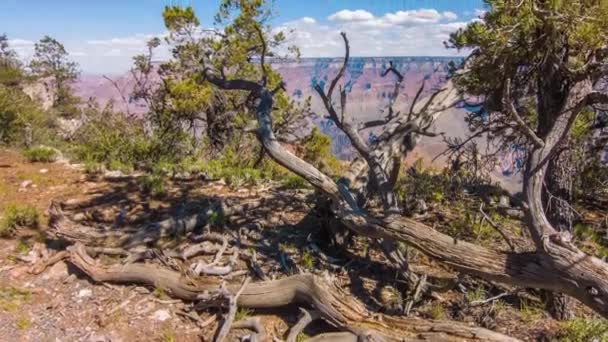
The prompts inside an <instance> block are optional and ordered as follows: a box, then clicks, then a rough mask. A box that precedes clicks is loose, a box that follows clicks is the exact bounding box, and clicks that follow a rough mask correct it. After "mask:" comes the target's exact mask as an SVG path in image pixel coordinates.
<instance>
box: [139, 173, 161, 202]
mask: <svg viewBox="0 0 608 342" xmlns="http://www.w3.org/2000/svg"><path fill="white" fill-rule="evenodd" d="M139 186H140V188H141V191H142V192H144V193H148V194H150V195H151V196H153V197H162V196H164V195H165V194H166V190H165V181H164V179H163V177H162V176H159V175H148V176H144V177H142V178H141V180H140V183H139Z"/></svg>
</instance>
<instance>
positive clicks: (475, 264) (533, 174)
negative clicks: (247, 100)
mask: <svg viewBox="0 0 608 342" xmlns="http://www.w3.org/2000/svg"><path fill="white" fill-rule="evenodd" d="M342 36H343V38H344V41H345V43H346V47H347V48H346V50H347V54H346V58H345V65H346V63H348V40H347V39H346V35H345V34H342ZM344 69H345V67H343V68H342V69H341V71H340V72H339V73H338V75H337V76H336V77H335V78H334V80H333V81H332V82H331V83H330V86H329V89H328V92H327V93H325V94H324V95H322V98H323V100H324V103H325V106H326V109H327V111H328V114H329V117H330V118H331V119H332V120H334V122H335V123H336V125H337V126H338V127H339V128H341V129H342V130H343V131H344V133H345V134H346V135H347V136H348V138H349V139H350V140H351V142H352V144H353V146H355V149H356V150H357V151H358V153H359V154H360V158H361V160H362V161H360V162H356V163H353V165H352V166H351V170H350V171H349V173H348V174H347V175H346V176H345V177H344V178H343V179H342V180H341V181H338V182H335V181H334V180H333V179H332V178H330V177H329V176H327V175H326V174H324V173H322V172H321V171H319V170H318V169H316V168H315V167H314V166H312V165H310V164H309V163H307V162H305V161H304V160H302V159H300V158H298V157H296V156H295V155H293V154H292V153H290V152H289V151H287V150H286V149H285V148H283V146H282V145H281V144H279V142H278V141H277V139H276V137H275V135H274V132H273V127H272V119H271V113H272V110H273V94H274V92H275V91H276V90H273V89H268V88H266V86H265V84H264V82H258V81H251V80H245V79H226V78H225V77H223V76H221V74H220V73H218V72H215V71H214V70H212V69H209V68H206V69H205V70H204V72H203V75H202V78H201V80H200V81H201V82H205V81H207V82H210V83H212V84H214V85H215V86H217V87H218V88H220V89H224V90H241V91H246V92H249V93H250V95H251V96H254V97H255V98H256V99H257V107H256V109H255V111H256V114H257V121H258V129H257V132H256V133H257V136H258V138H259V140H260V142H261V143H262V145H263V146H264V148H265V150H266V152H267V154H268V155H269V156H270V157H271V158H273V159H274V160H275V161H276V162H278V163H279V164H281V165H283V166H284V167H286V168H287V169H289V170H291V171H292V172H294V173H295V174H297V175H299V176H301V177H303V178H304V179H306V180H307V181H308V182H309V183H310V184H312V185H313V186H314V187H315V188H317V189H318V190H319V191H321V192H323V193H324V194H326V195H327V196H329V197H330V198H331V199H332V211H333V213H334V214H335V215H336V217H337V218H338V219H339V220H340V221H341V222H342V223H343V224H344V225H345V226H346V227H347V228H348V229H350V230H352V231H353V232H355V233H357V234H360V235H362V236H367V237H370V238H375V239H385V240H389V241H398V242H402V243H406V244H408V245H410V246H413V247H415V248H417V249H419V250H420V251H422V252H423V253H425V254H426V255H428V256H430V257H432V258H434V259H435V260H437V261H439V262H441V263H443V264H445V265H447V266H450V267H452V268H454V269H455V270H457V271H460V272H462V273H465V274H470V275H473V276H477V277H480V278H483V279H486V280H488V281H496V282H501V283H505V284H511V285H515V286H520V287H533V288H539V289H545V290H550V291H554V292H561V293H565V294H568V295H570V296H572V297H575V298H577V299H578V300H580V301H581V302H582V303H584V304H585V305H587V306H589V307H590V308H592V309H594V310H595V311H596V312H597V313H599V314H600V315H602V316H604V317H608V264H606V263H605V262H603V261H601V260H599V259H597V258H595V257H593V256H590V255H588V254H585V253H584V252H582V251H580V250H579V249H577V248H576V247H575V246H574V245H573V244H572V243H571V242H570V241H569V240H568V239H567V237H566V236H564V235H561V234H559V233H558V232H557V231H556V229H554V227H553V226H552V225H551V224H550V223H549V221H548V219H547V217H546V215H545V212H544V208H543V203H542V191H543V181H544V175H545V173H546V168H547V162H548V160H549V159H550V157H551V156H552V154H553V153H554V151H555V148H556V146H558V144H559V143H560V142H561V141H562V140H563V139H564V136H565V133H567V132H568V131H569V129H570V127H571V125H572V123H573V121H574V118H575V116H576V113H578V111H576V110H574V109H576V108H580V107H581V106H587V105H591V104H593V103H595V102H596V101H600V100H605V99H606V98H608V94H605V93H599V92H596V91H594V90H593V88H592V82H591V80H589V79H583V80H580V81H578V83H577V84H576V85H575V86H574V87H572V91H571V96H569V97H568V100H567V101H566V103H564V104H563V108H564V109H565V110H561V111H557V112H555V113H556V115H555V116H554V117H552V118H551V123H552V124H551V125H547V126H546V127H547V129H546V130H545V131H544V132H543V134H539V135H537V134H536V133H535V132H534V131H532V130H531V129H529V127H527V126H526V125H525V122H523V120H521V117H519V115H518V113H517V112H516V111H511V112H509V113H510V115H511V116H512V117H513V119H514V121H515V122H516V123H518V129H521V131H522V132H523V133H524V134H526V135H527V136H528V137H530V139H531V140H532V141H533V142H534V148H533V149H532V150H531V151H530V152H529V158H528V162H527V166H526V172H525V174H524V183H525V187H524V189H525V191H524V194H525V201H526V204H527V209H526V212H527V215H526V216H527V223H528V228H529V230H530V232H531V235H532V237H533V240H534V242H535V245H536V251H534V252H519V253H517V252H499V251H495V250H491V249H488V248H485V247H482V246H479V245H476V244H472V243H469V242H465V241H460V240H457V239H455V238H453V237H451V236H448V235H445V234H443V233H440V232H437V231H436V230H434V229H432V228H431V227H428V226H426V225H424V224H422V223H420V222H417V221H415V220H412V219H409V218H406V217H403V216H401V215H400V214H399V207H398V204H397V203H396V200H395V194H394V192H393V188H392V187H391V182H390V174H391V171H392V169H393V168H394V167H393V166H392V165H391V166H390V167H389V163H391V162H395V161H396V160H397V157H399V156H400V153H403V152H404V151H407V149H408V148H410V147H409V143H410V142H412V141H415V138H416V136H418V135H423V134H428V133H426V131H425V128H428V127H427V126H428V125H429V124H430V122H432V118H433V116H434V115H436V114H437V113H439V112H441V111H442V110H444V109H445V108H448V107H449V106H451V105H452V103H453V101H455V100H458V98H457V96H455V95H456V93H455V91H454V90H453V86H452V83H451V82H447V84H446V85H445V86H444V87H443V88H442V90H441V91H439V92H436V93H435V94H433V95H432V96H431V97H430V98H429V99H428V100H427V101H425V102H424V103H418V99H416V101H414V104H413V105H412V110H410V111H409V112H408V113H400V114H399V115H397V114H394V115H393V117H392V118H389V117H387V118H386V124H385V125H384V126H383V128H382V133H381V135H380V138H379V139H378V141H377V142H375V143H374V144H371V145H368V144H366V143H365V142H363V140H362V139H361V136H360V135H359V132H358V129H357V128H358V127H356V126H355V125H354V124H353V123H352V121H348V116H347V111H346V106H345V104H346V95H345V92H344V91H341V94H340V103H341V106H340V108H339V111H338V110H337V109H336V108H335V106H334V105H333V102H332V94H333V91H334V90H335V88H336V87H337V85H338V82H339V79H340V78H341V76H342V74H343V71H344ZM509 91H510V86H509V84H508V83H507V85H506V86H505V99H509V98H510V96H509ZM509 103H511V102H508V103H507V104H509ZM507 108H510V106H508V107H507ZM389 113H390V112H389ZM366 169H367V170H368V172H366V171H365V170H366ZM366 173H367V175H368V177H367V178H369V179H368V180H367V181H365V180H363V181H361V180H360V179H365V178H366V177H360V176H361V175H364V174H366ZM352 175H357V176H352ZM349 180H350V182H349ZM368 185H370V186H371V188H372V189H373V190H374V191H372V192H370V193H363V194H362V196H363V197H364V198H370V197H371V196H377V197H378V198H380V199H381V201H382V204H383V213H382V214H381V215H378V214H373V215H372V214H371V213H370V212H369V211H368V210H366V208H365V207H363V206H361V205H360V203H361V201H360V200H357V198H358V197H359V195H360V194H361V193H362V191H361V189H363V188H370V186H368Z"/></svg>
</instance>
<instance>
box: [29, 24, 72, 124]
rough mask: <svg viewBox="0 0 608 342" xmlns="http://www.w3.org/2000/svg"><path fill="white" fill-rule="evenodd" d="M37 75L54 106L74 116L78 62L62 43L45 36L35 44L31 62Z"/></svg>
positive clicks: (66, 114) (61, 111)
mask: <svg viewBox="0 0 608 342" xmlns="http://www.w3.org/2000/svg"><path fill="white" fill-rule="evenodd" d="M29 67H30V68H31V70H32V72H33V73H34V75H35V76H37V77H39V78H40V79H41V80H42V81H43V82H44V84H45V86H46V88H47V91H48V92H50V94H51V96H52V99H53V103H52V105H53V108H55V109H57V110H58V111H59V112H60V114H61V115H64V116H74V115H76V113H77V108H76V106H75V104H76V103H77V102H78V99H77V98H75V97H74V95H73V92H72V87H71V84H72V82H74V81H75V80H76V78H77V77H78V73H79V71H78V64H77V63H75V62H73V61H71V60H70V59H69V53H68V52H67V50H66V49H65V47H64V46H63V44H62V43H60V42H59V41H57V40H56V39H54V38H51V37H49V36H44V37H43V38H42V39H40V41H38V42H37V43H36V44H35V47H34V57H33V59H32V61H31V62H30V64H29Z"/></svg>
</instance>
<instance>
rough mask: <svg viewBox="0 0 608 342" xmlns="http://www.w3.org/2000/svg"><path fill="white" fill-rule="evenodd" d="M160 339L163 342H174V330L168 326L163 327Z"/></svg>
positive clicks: (175, 337)
mask: <svg viewBox="0 0 608 342" xmlns="http://www.w3.org/2000/svg"><path fill="white" fill-rule="evenodd" d="M161 339H162V341H163V342H176V341H177V336H176V334H175V330H173V328H172V327H171V325H170V324H167V325H165V327H163V331H162V336H161Z"/></svg>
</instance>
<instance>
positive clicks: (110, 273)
mask: <svg viewBox="0 0 608 342" xmlns="http://www.w3.org/2000/svg"><path fill="white" fill-rule="evenodd" d="M69 253H70V262H71V263H72V264H74V265H75V266H76V267H78V268H79V269H81V270H82V271H83V272H84V273H86V274H87V275H88V276H89V277H90V278H91V279H93V280H94V281H98V282H110V283H122V284H133V283H137V284H141V285H146V286H150V287H156V286H162V287H163V289H165V290H166V291H167V293H168V294H169V295H171V296H173V297H175V298H179V299H183V300H188V301H197V300H203V299H209V300H213V298H219V297H218V296H217V295H218V294H219V293H220V292H219V291H220V283H219V281H218V280H217V279H213V278H201V279H199V280H196V282H195V283H192V282H191V281H192V280H188V279H186V278H185V277H183V276H182V275H181V274H179V273H177V272H175V271H171V270H168V269H165V268H161V267H159V266H156V265H153V264H128V265H122V264H116V265H111V266H103V265H100V264H99V263H98V262H96V261H95V260H94V259H92V258H91V257H90V256H89V255H88V254H87V253H86V249H85V247H84V246H83V245H82V244H76V245H74V246H71V247H69ZM240 287H241V285H240V284H228V285H227V289H228V290H229V291H230V292H236V291H237V290H238V289H239V288H240ZM214 294H215V295H214ZM294 303H301V304H308V305H312V306H314V307H315V309H316V310H317V311H319V313H320V315H321V317H322V318H323V319H324V320H325V321H327V322H328V323H330V324H332V325H334V326H336V327H337V328H340V329H344V330H347V331H351V332H353V333H355V334H356V335H357V336H359V337H361V338H367V337H370V336H377V337H379V338H384V339H385V340H387V341H403V340H408V339H411V340H415V339H417V338H419V336H422V335H425V336H427V335H428V336H435V337H437V338H441V339H446V340H448V341H465V340H479V341H516V339H513V338H510V337H508V336H505V335H502V334H499V333H495V332H492V331H489V330H486V329H482V328H476V327H470V326H468V325H466V324H462V323H458V322H442V321H425V320H421V319H416V318H395V317H390V316H384V317H383V319H382V320H378V319H377V318H374V317H373V316H372V315H371V314H370V313H369V312H367V311H366V309H365V307H364V306H363V305H362V304H361V303H359V302H358V301H357V300H355V299H354V298H352V296H350V295H349V294H347V293H344V292H343V291H342V290H341V289H339V288H338V287H337V286H336V285H335V283H334V282H333V281H332V280H331V279H328V278H327V277H322V276H317V275H312V274H300V275H296V276H291V277H287V278H283V279H279V280H272V281H263V282H254V283H249V284H247V285H246V286H244V287H243V291H242V293H241V294H240V296H238V300H237V305H238V306H240V307H244V308H252V309H263V308H276V307H280V306H285V305H289V304H294ZM216 305H220V303H219V302H218V303H216Z"/></svg>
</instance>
